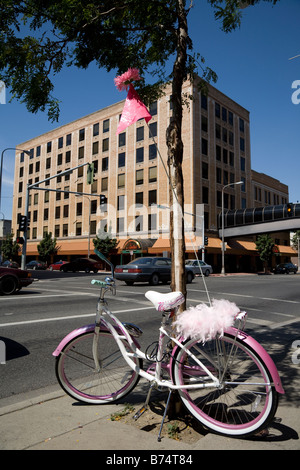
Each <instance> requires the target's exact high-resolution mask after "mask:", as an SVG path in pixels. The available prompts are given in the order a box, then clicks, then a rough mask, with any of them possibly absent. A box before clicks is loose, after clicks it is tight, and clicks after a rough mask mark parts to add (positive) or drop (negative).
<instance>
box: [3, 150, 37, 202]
mask: <svg viewBox="0 0 300 470" xmlns="http://www.w3.org/2000/svg"><path fill="white" fill-rule="evenodd" d="M6 150H19V151H20V152H24V153H26V154H27V155H29V156H31V152H29V151H28V150H23V149H18V148H16V147H8V148H6V149H4V150H2V153H1V165H0V208H1V188H2V167H3V155H4V152H6Z"/></svg>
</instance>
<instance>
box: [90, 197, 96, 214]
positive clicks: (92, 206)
mask: <svg viewBox="0 0 300 470" xmlns="http://www.w3.org/2000/svg"><path fill="white" fill-rule="evenodd" d="M96 213H97V200H96V199H93V201H91V214H96Z"/></svg>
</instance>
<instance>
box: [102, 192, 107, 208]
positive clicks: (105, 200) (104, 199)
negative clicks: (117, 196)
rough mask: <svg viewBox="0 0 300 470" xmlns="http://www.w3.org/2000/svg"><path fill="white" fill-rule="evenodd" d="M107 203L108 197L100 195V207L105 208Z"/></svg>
mask: <svg viewBox="0 0 300 470" xmlns="http://www.w3.org/2000/svg"><path fill="white" fill-rule="evenodd" d="M106 203H107V197H106V196H105V195H104V194H100V206H104V204H106Z"/></svg>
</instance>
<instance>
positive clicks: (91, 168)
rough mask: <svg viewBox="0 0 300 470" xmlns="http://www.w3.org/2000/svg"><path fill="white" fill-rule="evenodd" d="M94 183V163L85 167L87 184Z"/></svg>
mask: <svg viewBox="0 0 300 470" xmlns="http://www.w3.org/2000/svg"><path fill="white" fill-rule="evenodd" d="M93 182H94V163H89V164H88V167H87V184H93Z"/></svg>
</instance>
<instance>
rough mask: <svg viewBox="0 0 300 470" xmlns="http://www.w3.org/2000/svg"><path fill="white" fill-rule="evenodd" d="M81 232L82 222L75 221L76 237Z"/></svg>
mask: <svg viewBox="0 0 300 470" xmlns="http://www.w3.org/2000/svg"><path fill="white" fill-rule="evenodd" d="M81 233H82V223H81V222H76V237H80V235H81Z"/></svg>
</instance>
